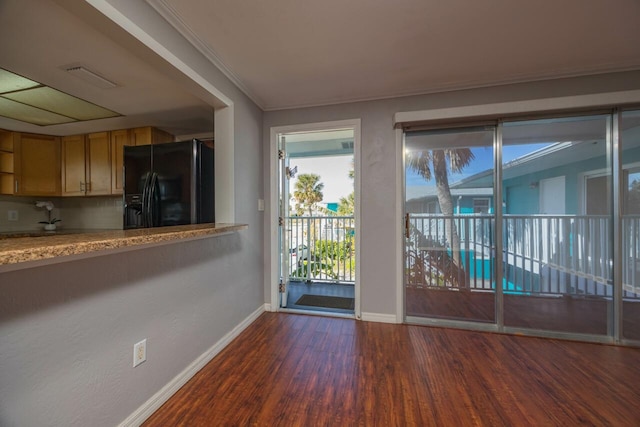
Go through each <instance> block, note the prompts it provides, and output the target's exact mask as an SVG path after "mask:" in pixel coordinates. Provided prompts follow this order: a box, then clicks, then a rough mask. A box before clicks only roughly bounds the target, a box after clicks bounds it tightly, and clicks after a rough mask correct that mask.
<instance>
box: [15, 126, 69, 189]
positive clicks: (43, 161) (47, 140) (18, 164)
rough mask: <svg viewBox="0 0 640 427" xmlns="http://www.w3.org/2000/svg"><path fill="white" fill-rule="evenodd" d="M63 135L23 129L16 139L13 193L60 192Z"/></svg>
mask: <svg viewBox="0 0 640 427" xmlns="http://www.w3.org/2000/svg"><path fill="white" fill-rule="evenodd" d="M60 153H61V149H60V138H59V137H55V136H50V135H36V134H27V133H21V134H18V136H17V137H16V138H15V139H14V152H13V154H14V176H15V188H14V190H15V191H14V194H17V195H21V196H59V195H60V194H61V190H62V188H61V183H60Z"/></svg>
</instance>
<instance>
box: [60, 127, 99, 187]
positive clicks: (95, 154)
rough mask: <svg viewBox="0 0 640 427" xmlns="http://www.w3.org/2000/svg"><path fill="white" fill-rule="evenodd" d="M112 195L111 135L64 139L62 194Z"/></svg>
mask: <svg viewBox="0 0 640 427" xmlns="http://www.w3.org/2000/svg"><path fill="white" fill-rule="evenodd" d="M108 194H111V140H110V135H109V132H98V133H90V134H88V135H86V136H85V135H74V136H66V137H64V138H62V195H63V196H99V195H108Z"/></svg>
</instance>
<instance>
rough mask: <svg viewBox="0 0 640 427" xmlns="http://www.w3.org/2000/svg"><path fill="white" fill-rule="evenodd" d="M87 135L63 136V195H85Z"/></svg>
mask: <svg viewBox="0 0 640 427" xmlns="http://www.w3.org/2000/svg"><path fill="white" fill-rule="evenodd" d="M85 156H86V148H85V136H84V135H73V136H65V137H63V138H62V195H63V196H84V194H85V190H86V180H87V175H86V168H85Z"/></svg>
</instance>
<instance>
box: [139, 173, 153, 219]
mask: <svg viewBox="0 0 640 427" xmlns="http://www.w3.org/2000/svg"><path fill="white" fill-rule="evenodd" d="M150 178H151V174H150V173H148V174H147V177H146V178H145V179H144V185H143V186H142V215H141V216H142V226H143V227H145V228H146V227H149V224H148V219H147V218H148V214H147V213H148V211H149V201H148V199H149V180H150Z"/></svg>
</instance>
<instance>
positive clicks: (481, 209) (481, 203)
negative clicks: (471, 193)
mask: <svg viewBox="0 0 640 427" xmlns="http://www.w3.org/2000/svg"><path fill="white" fill-rule="evenodd" d="M473 213H474V214H487V213H489V199H473Z"/></svg>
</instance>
